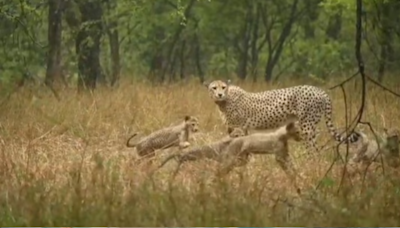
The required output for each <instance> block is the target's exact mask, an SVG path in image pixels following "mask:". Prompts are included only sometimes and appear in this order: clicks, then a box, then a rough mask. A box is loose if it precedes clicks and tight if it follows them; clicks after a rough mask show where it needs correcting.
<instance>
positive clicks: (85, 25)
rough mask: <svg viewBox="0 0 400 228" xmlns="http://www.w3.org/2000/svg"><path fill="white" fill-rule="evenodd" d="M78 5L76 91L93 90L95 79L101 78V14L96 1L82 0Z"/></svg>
mask: <svg viewBox="0 0 400 228" xmlns="http://www.w3.org/2000/svg"><path fill="white" fill-rule="evenodd" d="M78 4H79V10H80V12H81V15H82V24H81V29H80V30H79V32H78V34H77V37H76V47H75V48H76V53H77V55H78V70H79V80H78V90H79V91H81V90H82V89H90V90H94V89H95V88H96V80H97V78H98V77H101V76H100V74H101V65H100V39H101V36H102V24H101V19H102V14H103V12H102V8H101V4H100V1H98V0H96V1H93V0H82V1H81V2H80V3H78Z"/></svg>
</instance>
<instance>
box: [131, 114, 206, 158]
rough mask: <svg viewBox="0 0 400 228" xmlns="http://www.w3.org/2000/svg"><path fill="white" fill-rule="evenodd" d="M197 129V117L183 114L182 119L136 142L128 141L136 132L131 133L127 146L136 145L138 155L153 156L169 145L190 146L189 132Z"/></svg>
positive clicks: (194, 131)
mask: <svg viewBox="0 0 400 228" xmlns="http://www.w3.org/2000/svg"><path fill="white" fill-rule="evenodd" d="M198 131H199V121H198V118H197V117H194V116H185V118H184V120H183V121H182V122H181V123H179V124H177V125H174V126H170V127H166V128H163V129H160V130H158V131H155V132H153V133H151V134H150V135H148V136H145V137H143V138H141V139H140V140H139V141H138V142H134V143H132V142H130V141H131V139H132V138H134V137H135V136H136V135H137V133H135V134H133V135H132V136H131V137H130V138H129V139H128V140H127V142H126V146H127V147H136V151H137V153H138V155H139V156H140V157H145V156H146V157H147V156H148V157H153V156H154V155H155V151H156V150H158V149H167V148H170V147H179V148H182V149H183V148H186V147H189V146H190V143H189V138H190V134H191V133H196V132H198Z"/></svg>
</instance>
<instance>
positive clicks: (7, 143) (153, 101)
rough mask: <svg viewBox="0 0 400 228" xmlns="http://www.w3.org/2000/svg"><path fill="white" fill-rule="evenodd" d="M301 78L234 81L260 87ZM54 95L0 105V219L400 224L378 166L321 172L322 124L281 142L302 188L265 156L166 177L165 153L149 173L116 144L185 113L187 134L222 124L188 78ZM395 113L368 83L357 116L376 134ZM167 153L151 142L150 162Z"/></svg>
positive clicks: (394, 105) (210, 134)
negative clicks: (308, 147) (312, 148)
mask: <svg viewBox="0 0 400 228" xmlns="http://www.w3.org/2000/svg"><path fill="white" fill-rule="evenodd" d="M299 83H301V82H290V83H281V84H279V85H268V84H265V83H258V84H250V83H238V84H239V85H241V86H242V87H244V88H245V89H247V90H250V91H262V90H267V89H273V88H281V87H285V86H289V85H295V84H299ZM334 83H335V82H329V83H328V84H326V85H324V86H323V88H325V89H327V88H328V87H329V86H330V85H333V84H334ZM359 87H360V86H359V85H357V84H356V83H354V82H351V83H350V84H348V85H347V86H346V90H347V99H348V103H349V104H348V105H349V107H350V111H349V112H350V113H352V114H351V115H353V116H354V115H355V113H356V111H357V108H358V106H359V97H360V88H359ZM393 87H394V86H392V88H393ZM397 90H399V89H397ZM329 94H330V95H331V97H332V100H333V108H334V123H335V126H336V127H338V128H343V127H344V126H345V118H344V116H345V115H344V104H343V97H342V94H341V91H340V90H334V91H329ZM60 96H61V97H62V100H61V101H60V102H58V101H57V100H56V99H54V97H53V96H52V95H51V94H50V92H49V91H47V90H45V89H43V88H40V89H37V88H23V89H21V90H19V91H18V92H16V93H14V94H13V95H12V96H11V97H10V99H9V100H8V101H6V102H4V103H2V105H1V107H0V148H1V152H2V153H1V161H0V178H1V182H0V183H1V184H0V208H1V210H0V213H1V214H0V221H2V222H1V223H2V225H3V226H65V225H69V226H321V225H323V226H378V225H379V226H395V225H398V222H399V218H400V217H399V214H398V213H399V211H400V198H399V196H400V190H399V186H400V185H399V178H400V177H399V176H397V175H396V174H393V172H391V173H389V172H388V169H387V168H386V169H385V171H386V172H385V174H383V172H381V171H374V172H370V173H369V174H368V176H367V178H366V180H365V182H362V181H361V177H354V178H351V179H350V178H345V181H344V182H341V180H342V173H341V171H342V170H343V165H342V164H339V163H338V164H336V165H334V166H333V169H332V171H331V172H329V173H327V170H328V168H329V166H330V164H331V163H332V158H333V157H334V156H332V155H334V154H335V152H334V146H335V143H334V142H332V140H331V137H330V135H329V134H328V133H327V128H326V126H325V124H324V123H323V122H322V123H321V124H320V126H319V128H318V129H319V138H318V145H319V146H322V145H323V144H324V143H326V142H327V141H329V144H328V147H326V148H327V149H326V150H325V151H324V152H321V153H320V154H317V155H315V156H313V157H306V156H303V155H302V154H304V152H305V151H304V146H303V145H302V144H301V143H297V142H293V143H291V150H292V156H293V157H294V161H295V164H296V166H297V169H298V170H299V172H301V173H302V174H303V176H304V177H305V180H304V181H302V182H301V183H300V185H301V187H302V191H303V195H302V196H297V195H296V194H295V193H294V190H293V189H292V187H291V184H290V183H289V181H288V178H287V177H286V176H285V174H284V172H283V171H282V170H281V169H279V167H278V166H277V164H275V162H274V158H273V156H254V157H252V160H251V161H250V163H249V164H248V165H247V166H246V167H238V168H236V169H235V171H234V172H232V173H231V174H230V175H229V176H227V177H226V178H224V179H220V180H219V179H218V180H217V181H211V180H214V179H213V178H214V171H215V168H216V167H217V164H215V163H213V162H210V161H205V160H204V161H198V162H192V163H188V164H185V165H184V166H183V167H182V169H181V172H180V173H179V175H178V176H177V178H176V179H175V180H174V181H171V174H172V171H173V168H174V167H175V165H176V163H174V162H171V163H170V164H168V165H167V166H165V167H163V168H162V169H160V170H158V171H157V172H156V173H155V174H154V175H153V176H151V178H150V177H149V176H148V175H146V172H143V171H142V170H141V169H140V167H138V166H137V165H135V159H136V158H137V157H136V154H135V150H134V149H128V148H125V140H126V139H127V138H128V136H129V135H130V134H131V133H133V132H135V131H139V132H141V133H143V134H147V133H149V132H151V131H153V130H155V129H158V128H161V127H163V126H168V125H169V124H171V123H172V122H177V121H180V120H181V119H182V118H183V116H184V115H186V114H189V115H196V116H198V117H199V118H200V121H201V123H200V124H201V132H200V133H198V134H197V135H196V136H195V139H194V142H193V143H194V144H201V143H205V142H209V141H211V140H214V139H217V138H219V137H222V136H223V135H224V134H225V131H226V128H225V127H224V126H223V125H222V123H221V121H220V119H219V116H218V113H217V111H216V107H215V104H214V103H213V102H212V101H211V99H210V98H209V97H208V94H207V90H206V88H205V87H203V86H202V85H200V84H198V83H197V82H188V83H178V84H173V85H165V86H151V85H148V84H146V83H138V84H134V83H128V82H124V83H122V85H121V87H120V88H119V89H107V88H99V89H97V90H96V91H95V92H94V93H93V94H81V95H77V94H76V93H75V92H74V91H67V90H66V91H62V92H60ZM399 116H400V101H399V99H396V98H395V97H393V96H391V95H389V94H387V93H384V92H382V91H381V90H380V89H377V88H376V87H373V86H369V88H368V99H367V106H366V110H365V114H364V120H366V121H369V122H370V123H371V124H372V125H373V127H374V128H375V130H376V131H377V132H381V129H382V128H383V127H386V126H398V127H399V128H400V120H399ZM363 129H364V130H366V128H365V127H364V128H363ZM342 147H344V146H342ZM342 150H343V148H342ZM172 152H174V151H173V150H166V151H160V152H159V153H158V154H157V160H158V161H159V160H160V159H161V158H163V157H165V156H166V155H167V154H168V153H172ZM321 180H322V182H321V183H322V184H321V185H320V188H319V189H318V190H314V188H315V186H316V185H317V184H318V183H320V181H321ZM339 185H341V186H340V188H339ZM338 189H340V191H338Z"/></svg>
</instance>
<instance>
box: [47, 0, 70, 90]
mask: <svg viewBox="0 0 400 228" xmlns="http://www.w3.org/2000/svg"><path fill="white" fill-rule="evenodd" d="M64 3H65V0H49V1H48V4H49V14H48V34H47V39H48V43H49V50H48V54H47V69H46V78H45V84H46V85H47V86H49V87H53V84H54V82H55V81H58V82H62V83H64V85H66V82H65V80H64V78H63V77H62V72H61V33H62V13H63V10H64Z"/></svg>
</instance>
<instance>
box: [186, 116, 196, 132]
mask: <svg viewBox="0 0 400 228" xmlns="http://www.w3.org/2000/svg"><path fill="white" fill-rule="evenodd" d="M185 124H186V127H188V129H189V131H191V132H198V131H199V119H198V118H197V117H194V116H185Z"/></svg>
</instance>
